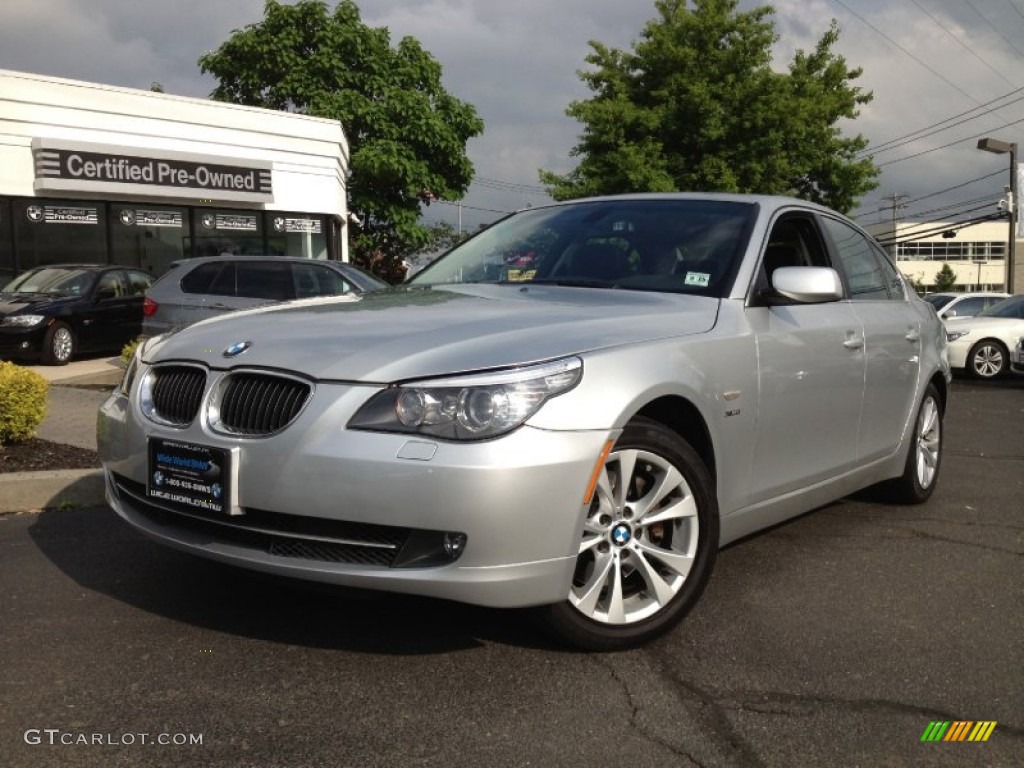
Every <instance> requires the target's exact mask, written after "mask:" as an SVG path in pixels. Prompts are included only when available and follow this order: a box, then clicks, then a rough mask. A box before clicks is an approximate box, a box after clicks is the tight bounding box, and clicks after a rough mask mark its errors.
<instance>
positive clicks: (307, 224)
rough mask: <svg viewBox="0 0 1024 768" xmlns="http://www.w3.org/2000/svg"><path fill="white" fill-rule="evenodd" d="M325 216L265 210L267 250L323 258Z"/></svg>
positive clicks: (325, 231) (281, 253) (325, 234)
mask: <svg viewBox="0 0 1024 768" xmlns="http://www.w3.org/2000/svg"><path fill="white" fill-rule="evenodd" d="M326 219H327V217H326V216H318V215H316V214H308V213H306V214H303V213H285V212H283V211H268V212H267V245H268V247H269V249H270V250H269V253H273V254H275V255H278V256H302V257H303V258H307V259H326V258H327V257H328V254H327V221H326Z"/></svg>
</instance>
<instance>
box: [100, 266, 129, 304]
mask: <svg viewBox="0 0 1024 768" xmlns="http://www.w3.org/2000/svg"><path fill="white" fill-rule="evenodd" d="M127 292H128V291H127V286H125V280H124V275H123V274H122V273H121V272H107V273H105V274H103V275H101V276H100V280H99V282H98V283H97V284H96V294H95V295H96V298H98V299H113V298H120V297H122V296H124V295H125V294H127Z"/></svg>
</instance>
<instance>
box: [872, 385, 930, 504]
mask: <svg viewBox="0 0 1024 768" xmlns="http://www.w3.org/2000/svg"><path fill="white" fill-rule="evenodd" d="M941 466H942V401H941V400H940V399H939V392H938V390H937V389H936V388H935V385H934V384H929V385H928V388H927V389H925V392H924V398H923V399H922V400H921V407H920V408H919V409H918V412H917V420H916V421H915V422H914V431H913V433H912V435H911V444H910V450H909V452H908V453H907V461H906V464H904V466H903V474H902V475H901V476H900V477H898V478H896V479H895V480H891V481H889V482H888V483H885V484H884V485H883V486H882V489H883V491H884V492H885V496H886V497H887V498H889V499H891V500H892V501H895V502H898V503H901V504H921V503H923V502H925V501H927V500H928V498H929V497H930V496H931V495H932V492H933V491H934V490H935V484H936V482H937V481H938V479H939V468H940V467H941Z"/></svg>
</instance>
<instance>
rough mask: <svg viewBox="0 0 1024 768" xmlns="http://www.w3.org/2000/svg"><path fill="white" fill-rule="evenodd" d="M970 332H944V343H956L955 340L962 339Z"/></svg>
mask: <svg viewBox="0 0 1024 768" xmlns="http://www.w3.org/2000/svg"><path fill="white" fill-rule="evenodd" d="M970 332H971V331H970V329H967V330H964V331H946V341H956V340H957V339H960V338H963V337H964V336H966V335H967V334H968V333H970Z"/></svg>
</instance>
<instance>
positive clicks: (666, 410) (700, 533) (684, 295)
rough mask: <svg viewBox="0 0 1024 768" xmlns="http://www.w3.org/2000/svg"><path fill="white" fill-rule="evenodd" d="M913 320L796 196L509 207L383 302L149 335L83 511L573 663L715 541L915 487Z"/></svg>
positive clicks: (930, 371) (903, 494)
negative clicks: (480, 625)
mask: <svg viewBox="0 0 1024 768" xmlns="http://www.w3.org/2000/svg"><path fill="white" fill-rule="evenodd" d="M945 343H946V342H945V334H944V333H943V330H942V325H941V323H940V321H939V319H938V318H937V316H936V314H935V312H934V311H932V309H931V308H930V307H929V306H928V305H927V304H925V303H923V302H922V301H920V300H919V299H918V298H917V297H916V296H915V294H914V293H913V291H912V290H910V289H909V287H908V285H907V283H906V282H905V281H904V280H903V278H902V277H901V276H900V274H899V272H898V271H897V270H896V269H895V268H894V267H893V265H892V263H891V262H890V261H889V259H888V258H887V256H886V254H885V253H884V252H883V251H882V250H881V249H880V248H879V247H878V245H877V244H876V243H875V242H874V241H873V240H872V239H871V238H870V236H868V235H867V234H865V233H864V232H863V231H862V230H861V229H859V228H858V227H857V226H855V225H854V224H852V223H851V222H850V221H848V220H847V219H845V218H843V217H842V216H840V215H838V214H836V213H834V212H832V211H829V210H827V209H825V208H822V207H820V206H816V205H813V204H809V203H805V202H802V201H798V200H794V199H789V198H780V197H762V196H743V195H704V194H658V195H631V196H621V197H605V198H596V199H587V200H579V201H574V202H570V203H563V204H555V205H550V206H547V207H542V208H533V209H529V210H525V211H521V212H519V213H516V214H513V215H511V216H509V217H507V218H505V219H503V220H502V221H500V222H498V223H496V224H494V225H493V226H491V227H490V228H488V229H486V230H484V231H482V232H480V233H479V234H477V235H476V236H474V237H473V238H472V239H470V240H468V241H467V242H465V243H463V244H462V245H460V246H458V247H457V248H455V249H454V250H452V251H450V252H449V253H448V254H446V255H445V256H443V257H442V258H441V259H439V260H438V261H436V262H435V263H433V264H432V265H431V266H429V267H428V268H427V269H425V270H424V271H422V272H420V273H419V274H417V275H416V276H415V278H413V279H412V280H411V281H410V282H409V283H407V284H406V285H404V286H402V287H400V288H398V289H395V290H393V291H390V292H382V293H377V294H367V295H364V296H360V297H339V298H326V299H312V300H302V301H297V302H289V303H285V304H281V305H276V306H273V307H268V308H261V309H256V310H250V311H244V312H240V313H236V314H234V315H231V316H228V317H224V318H219V319H216V320H210V321H206V322H202V323H199V324H197V325H194V326H191V327H188V328H186V329H184V330H181V331H178V332H177V333H173V334H169V335H165V336H160V337H156V338H153V339H150V340H149V341H148V342H147V343H145V344H144V345H142V346H141V347H140V349H139V350H138V352H137V354H136V356H135V359H134V360H133V361H132V363H131V365H130V366H129V368H128V370H127V371H126V375H125V377H124V381H123V382H122V384H121V385H120V387H119V388H118V389H117V390H116V391H115V392H114V393H113V394H112V395H111V396H110V398H109V399H108V400H107V401H106V402H105V403H104V404H103V406H102V408H101V410H100V414H99V420H98V442H99V449H100V454H101V458H102V460H103V465H104V469H105V474H106V484H107V498H108V500H109V503H110V504H111V506H112V507H113V508H114V510H115V511H116V512H117V513H118V514H119V515H120V516H121V517H122V518H124V519H125V520H126V521H127V522H128V523H130V524H131V525H133V526H135V527H136V528H138V529H140V530H141V531H143V532H144V533H146V534H148V535H149V536H151V537H153V538H155V539H157V540H159V541H162V542H165V543H166V544H169V545H172V546H175V547H178V548H181V549H184V550H187V551H189V552H193V553H196V554H199V555H203V556H206V557H209V558H213V559H215V560H219V561H222V562H225V563H230V564H234V565H238V566H244V567H247V568H253V569H257V570H260V571H267V572H272V573H276V574H283V575H287V576H295V577H300V578H304V579H311V580H318V581H324V582H331V583H335V584H342V585H350V586H354V587H364V588H373V589H380V590H393V591H399V592H405V593H414V594H419V595H429V596H434V597H441V598H448V599H452V600H459V601H464V602H467V603H474V604H479V605H486V606H501V607H508V608H527V607H529V608H533V609H534V612H535V613H536V614H537V615H539V616H540V617H541V618H542V619H543V620H544V621H545V623H546V624H547V626H548V627H550V628H551V629H552V630H553V631H554V632H555V633H556V634H557V635H558V636H559V637H560V638H562V639H563V640H564V641H566V642H568V643H570V644H573V645H575V646H578V647H582V648H586V649H593V650H609V649H618V648H625V647H629V646H632V645H636V644H639V643H642V642H645V641H647V640H649V639H651V638H652V637H654V636H656V635H657V634H659V633H661V632H664V631H665V630H667V629H668V628H669V627H671V626H673V625H674V624H675V623H676V622H678V621H679V620H680V619H681V618H682V617H683V616H684V615H685V614H686V612H687V611H688V610H689V609H690V608H691V607H692V606H693V605H694V604H695V603H696V601H697V600H698V598H699V596H700V594H701V592H702V591H703V589H704V587H705V585H706V584H707V582H708V579H709V577H710V575H711V572H712V568H713V566H714V562H715V556H716V553H717V551H718V549H719V547H721V546H722V545H724V544H727V543H728V542H730V541H733V540H735V539H737V538H739V537H741V536H745V535H747V534H749V533H751V532H753V531H757V530H759V529H761V528H764V527H766V526H770V525H773V524H775V523H778V522H779V521H781V520H785V519H786V518H789V517H792V516H794V515H797V514H800V513H803V512H806V511H808V510H811V509H813V508H815V507H818V506H821V505H823V504H825V503H827V502H829V501H832V500H834V499H837V498H839V497H842V496H844V495H846V494H849V493H852V492H854V491H856V490H858V489H861V488H864V487H866V486H871V485H878V484H880V485H881V486H882V487H883V488H884V490H885V492H886V493H887V494H888V495H889V496H890V497H891V498H892V499H894V500H898V501H903V502H909V503H919V502H923V501H925V500H926V499H928V497H929V496H930V495H931V493H932V491H933V490H934V488H935V485H936V482H937V479H938V473H939V468H940V463H941V456H942V417H943V412H944V409H945V405H946V398H947V385H948V382H949V380H950V374H949V363H948V359H947V353H946V347H945Z"/></svg>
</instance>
